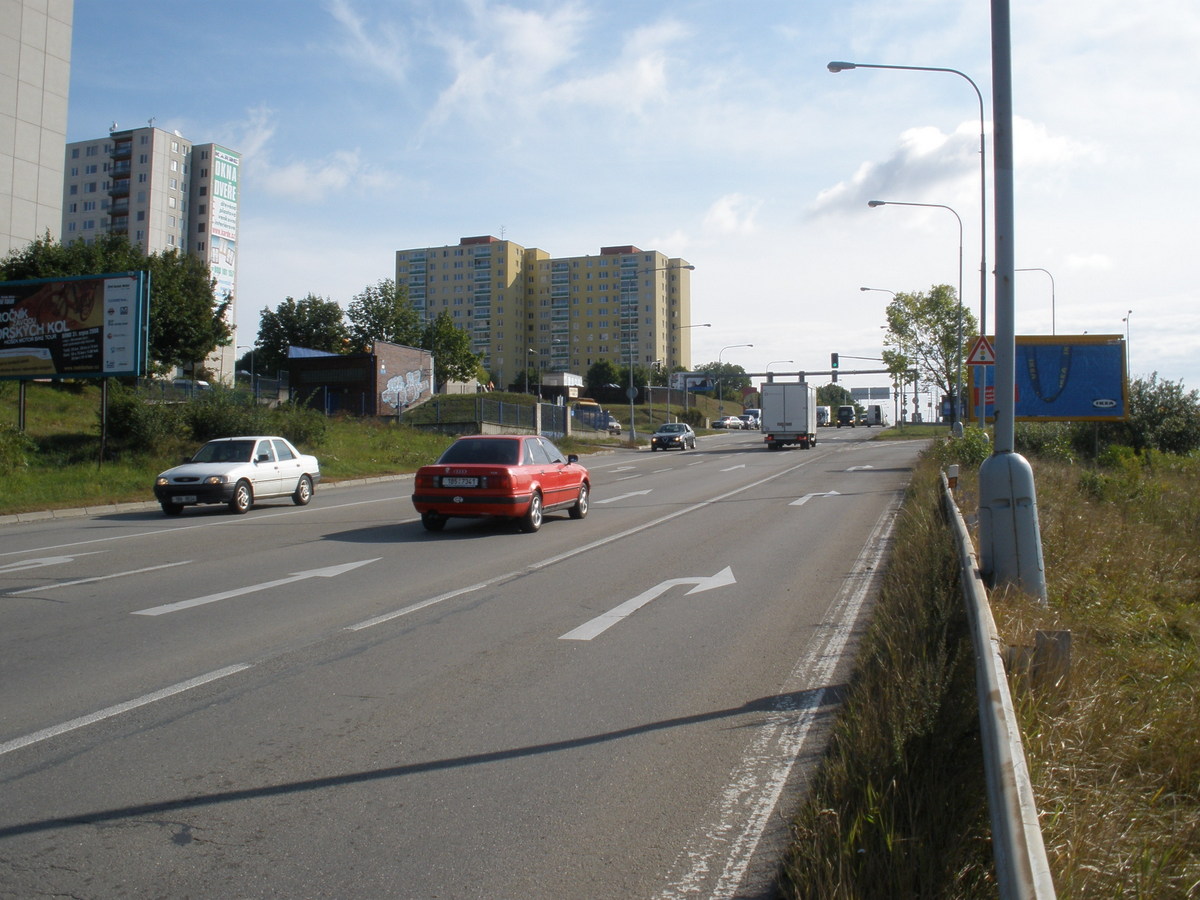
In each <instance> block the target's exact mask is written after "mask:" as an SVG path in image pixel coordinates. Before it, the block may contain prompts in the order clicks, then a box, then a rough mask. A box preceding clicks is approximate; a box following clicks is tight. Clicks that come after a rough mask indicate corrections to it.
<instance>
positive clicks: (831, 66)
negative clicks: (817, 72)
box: [825, 61, 858, 73]
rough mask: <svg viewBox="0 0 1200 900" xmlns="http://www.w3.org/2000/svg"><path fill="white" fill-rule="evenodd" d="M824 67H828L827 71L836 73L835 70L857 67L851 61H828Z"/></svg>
mask: <svg viewBox="0 0 1200 900" xmlns="http://www.w3.org/2000/svg"><path fill="white" fill-rule="evenodd" d="M825 68H827V69H829V71H830V72H834V73H837V72H844V71H846V70H847V69H857V68H858V66H856V65H855V64H854V63H852V62H837V61H834V62H831V63H830V64H829V65H828V66H826V67H825Z"/></svg>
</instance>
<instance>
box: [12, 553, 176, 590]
mask: <svg viewBox="0 0 1200 900" xmlns="http://www.w3.org/2000/svg"><path fill="white" fill-rule="evenodd" d="M191 562H192V561H191V560H190V559H185V560H181V561H180V562H173V563H163V564H162V565H161V566H146V568H144V569H131V570H130V571H128V572H113V573H112V574H111V575H96V576H94V577H92V578H78V579H76V580H75V581H59V582H55V583H54V584H43V585H41V586H39V587H31V588H22V589H21V590H19V591H8V592H6V593H5V594H4V595H3V596H5V597H19V596H20V595H21V594H36V593H40V592H41V591H54V590H58V589H59V588H65V587H75V585H78V584H93V583H95V582H97V581H108V580H109V579H110V578H124V577H125V576H127V575H141V574H142V573H144V572H157V571H158V570H159V569H170V568H173V567H174V566H187V565H191Z"/></svg>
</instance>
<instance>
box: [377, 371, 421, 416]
mask: <svg viewBox="0 0 1200 900" xmlns="http://www.w3.org/2000/svg"><path fill="white" fill-rule="evenodd" d="M430 393H432V391H431V389H430V384H429V382H428V381H427V380H426V379H425V372H423V371H422V370H421V369H412V370H410V371H408V372H405V373H404V374H403V375H394V376H392V377H391V378H389V379H388V381H387V385H386V386H385V387H384V389H383V394H382V396H381V399H382V400H383V402H384V403H386V404H387V405H388V406H390V407H392V408H393V409H404V408H405V407H406V406H409V405H410V404H412V403H415V402H416V401H417V400H420V399H421V397H423V396H425V395H426V394H430Z"/></svg>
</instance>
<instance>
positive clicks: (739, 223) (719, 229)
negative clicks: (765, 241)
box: [704, 194, 762, 235]
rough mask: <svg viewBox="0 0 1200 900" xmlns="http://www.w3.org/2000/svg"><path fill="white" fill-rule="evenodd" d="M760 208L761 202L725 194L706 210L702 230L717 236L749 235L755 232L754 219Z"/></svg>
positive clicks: (740, 195)
mask: <svg viewBox="0 0 1200 900" xmlns="http://www.w3.org/2000/svg"><path fill="white" fill-rule="evenodd" d="M761 207H762V201H761V200H757V199H755V198H753V197H747V196H745V195H744V194H726V195H725V196H724V197H721V198H720V199H718V200H717V201H716V202H715V203H713V205H712V206H710V207H709V208H708V212H707V213H706V214H705V216H704V228H705V230H706V231H709V232H715V233H717V234H719V235H730V234H751V233H753V232H754V231H755V230H756V229H755V223H754V217H755V216H756V215H757V214H758V211H759V209H760V208H761Z"/></svg>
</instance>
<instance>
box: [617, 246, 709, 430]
mask: <svg viewBox="0 0 1200 900" xmlns="http://www.w3.org/2000/svg"><path fill="white" fill-rule="evenodd" d="M695 268H696V267H695V266H693V265H690V264H688V265H682V266H657V267H655V268H653V269H636V270H635V271H634V276H633V277H634V278H637V276H638V275H643V274H645V275H649V274H650V273H652V272H674V271H677V270H679V269H688V270H689V271H694V270H695ZM635 293H636V288H635ZM622 305H623V304H622ZM625 318H626V319H627V320H628V322H627V324H626V326H625V340H626V342H627V344H628V347H629V391H628V393H629V442H630V443H631V444H632V443H633V442H634V441H636V440H637V425H636V424H635V423H634V418H633V415H634V413H633V400H634V398H635V397H637V388H635V387H634V386H633V321H632V320H633V317H632V316H630V315H626V316H625ZM670 356H671V332H667V357H668V362H667V368H668V369H670V365H671V364H670V362H669V359H670ZM667 377H668V378H670V374H668V375H667ZM669 406H670V404H668V407H669Z"/></svg>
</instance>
